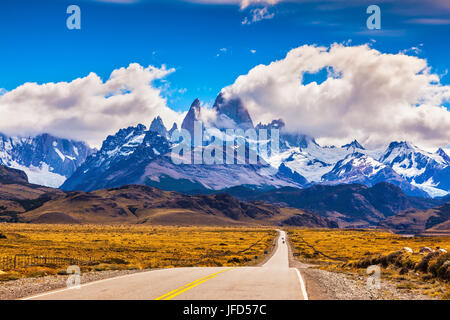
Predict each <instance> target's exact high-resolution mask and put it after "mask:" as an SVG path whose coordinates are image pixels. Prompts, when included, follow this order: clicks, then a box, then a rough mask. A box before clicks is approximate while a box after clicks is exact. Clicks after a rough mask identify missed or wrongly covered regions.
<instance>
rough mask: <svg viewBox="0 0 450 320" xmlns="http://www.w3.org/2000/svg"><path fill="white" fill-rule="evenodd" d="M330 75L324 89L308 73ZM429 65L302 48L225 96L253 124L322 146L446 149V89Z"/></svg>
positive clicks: (449, 120)
mask: <svg viewBox="0 0 450 320" xmlns="http://www.w3.org/2000/svg"><path fill="white" fill-rule="evenodd" d="M323 70H327V71H328V77H327V78H326V80H325V81H323V82H321V83H317V82H314V81H313V82H309V83H303V75H304V74H305V73H309V74H311V73H312V74H314V73H317V72H320V71H323ZM439 81H440V79H439V76H438V75H436V74H433V73H432V72H431V68H430V66H429V65H428V64H427V61H426V60H424V59H420V58H417V57H414V56H408V55H405V54H401V53H399V54H383V53H381V52H379V51H377V50H374V49H371V48H370V47H369V46H366V45H364V46H344V45H341V44H334V45H332V46H331V47H329V48H326V47H317V46H313V45H305V46H302V47H299V48H296V49H293V50H291V51H290V52H289V53H288V54H287V55H286V57H285V58H284V59H281V60H279V61H275V62H272V63H271V64H269V65H258V66H256V67H254V68H253V69H251V70H250V71H249V72H248V74H246V75H242V76H240V77H238V78H237V80H236V81H235V83H234V84H232V85H230V86H229V87H226V88H224V89H223V93H224V95H225V97H228V98H230V97H240V98H241V99H242V100H243V101H244V104H245V105H246V107H247V108H248V109H249V112H250V114H251V116H252V118H253V119H254V120H255V121H256V122H259V121H261V122H263V123H267V122H270V121H271V120H272V119H277V118H282V119H284V121H285V122H286V125H287V129H288V130H290V131H301V132H303V133H307V134H310V135H312V136H314V137H317V138H319V141H320V142H322V143H326V144H328V143H330V144H331V143H333V144H339V143H343V142H347V141H349V140H352V139H355V138H357V139H358V140H359V141H361V142H363V143H364V144H368V145H379V144H382V143H386V142H389V141H392V140H399V139H401V140H412V141H414V142H416V143H418V144H420V145H423V146H426V147H434V146H439V145H441V146H445V145H448V144H449V142H450V112H449V111H448V110H447V108H445V107H444V106H443V104H444V103H445V102H446V101H449V100H450V86H444V85H441V84H440V82H439Z"/></svg>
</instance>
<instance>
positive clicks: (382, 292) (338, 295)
mask: <svg viewBox="0 0 450 320" xmlns="http://www.w3.org/2000/svg"><path fill="white" fill-rule="evenodd" d="M288 243H289V241H288ZM288 247H289V265H290V267H292V268H297V269H298V270H299V271H300V273H301V274H302V276H303V277H304V280H305V283H306V290H307V292H308V297H309V299H310V300H431V298H430V297H429V296H425V295H421V294H417V293H415V292H412V291H410V290H405V289H398V288H397V287H396V285H395V284H394V283H391V282H389V281H387V280H383V279H381V281H380V289H376V288H370V287H368V286H367V284H366V283H367V277H364V276H359V275H356V274H351V273H336V272H330V271H326V270H321V269H318V268H317V266H316V265H312V264H306V263H302V262H300V261H299V260H298V259H297V258H295V257H294V256H293V255H292V250H291V244H290V243H289V246H288Z"/></svg>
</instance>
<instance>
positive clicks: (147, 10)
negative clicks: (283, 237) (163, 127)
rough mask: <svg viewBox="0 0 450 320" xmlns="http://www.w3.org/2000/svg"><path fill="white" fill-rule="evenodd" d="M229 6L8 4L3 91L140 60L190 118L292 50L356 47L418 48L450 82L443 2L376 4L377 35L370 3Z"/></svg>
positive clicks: (448, 17)
mask: <svg viewBox="0 0 450 320" xmlns="http://www.w3.org/2000/svg"><path fill="white" fill-rule="evenodd" d="M201 2H202V1H201ZM203 2H207V1H203ZM219 2H220V1H219ZM225 2H226V1H225ZM230 2H232V4H208V3H191V2H185V1H175V0H171V1H167V0H166V1H137V2H133V3H114V1H112V2H110V1H101V2H100V1H88V0H84V1H75V0H72V1H70V2H68V1H64V0H54V1H50V0H44V1H25V0H14V1H11V0H6V1H5V0H3V1H2V2H1V3H0V30H1V31H2V32H1V39H2V40H1V47H2V49H1V50H0V70H1V72H0V88H5V89H6V90H13V89H14V88H16V87H17V86H20V85H22V84H23V83H26V82H37V83H46V82H59V81H71V80H73V79H75V78H79V77H85V76H86V75H88V74H89V73H90V72H95V73H96V74H98V75H99V76H100V77H101V78H102V79H104V80H106V79H107V78H108V77H109V75H110V73H111V72H112V71H113V70H114V69H117V68H120V67H126V66H128V65H129V64H130V63H132V62H137V63H139V64H141V65H143V66H148V65H155V66H158V67H159V66H161V65H162V64H166V65H167V67H168V68H175V69H176V71H175V72H174V73H172V74H170V75H169V76H168V77H167V78H166V80H167V81H168V83H161V85H166V89H165V90H164V91H163V94H164V95H165V96H166V97H167V99H168V104H169V106H170V107H172V108H173V109H175V110H186V109H187V108H188V107H189V105H190V103H191V102H192V101H193V100H194V98H196V97H199V98H200V99H201V100H202V101H204V102H209V103H211V102H212V101H213V100H214V98H215V96H216V95H217V93H218V92H219V91H220V90H221V89H222V88H223V87H225V86H227V85H230V84H232V83H233V82H234V81H235V79H236V78H237V77H238V76H239V75H242V74H246V73H247V72H248V71H249V70H250V69H252V68H253V67H254V66H256V65H258V64H268V63H270V62H272V61H274V60H278V59H282V58H284V56H285V55H286V53H287V52H288V51H289V50H290V49H292V48H295V47H298V46H301V45H303V44H318V45H325V46H329V45H330V44H331V43H333V42H339V43H344V42H346V41H349V40H351V44H355V45H356V44H363V43H371V45H372V47H373V48H375V49H377V50H379V51H381V52H387V53H398V52H399V51H402V50H408V49H411V48H414V47H415V48H418V49H419V51H417V53H415V52H414V51H415V49H411V50H409V51H407V53H408V54H414V55H415V54H417V55H418V56H419V57H421V58H426V59H427V60H428V63H429V65H431V66H432V68H433V69H432V70H433V72H435V73H437V74H439V75H442V78H441V82H442V84H450V75H445V74H446V70H447V69H449V68H450V63H449V52H450V41H449V40H450V39H449V37H450V36H449V35H450V8H449V7H448V6H446V4H445V1H435V2H434V1H433V4H430V3H423V4H422V3H421V2H415V4H414V5H409V4H408V1H398V2H385V1H380V2H379V3H377V2H376V1H373V4H379V6H380V8H381V13H382V22H381V24H382V28H381V30H373V31H371V30H368V29H367V28H366V19H367V17H368V15H367V14H366V13H365V11H366V8H367V5H368V3H367V2H364V1H362V2H361V1H360V2H356V4H355V1H348V2H347V3H349V4H350V5H349V6H345V5H343V4H342V2H339V1H337V2H336V1H330V2H326V1H315V2H314V3H311V2H308V1H306V2H303V1H301V2H300V3H298V2H295V3H292V2H281V3H278V4H276V5H265V4H256V5H251V6H249V7H246V8H244V9H243V8H241V7H240V6H239V4H238V3H235V2H234V1H230ZM358 3H359V4H358ZM70 4H77V5H79V6H80V8H81V14H82V28H81V30H68V29H67V28H66V18H67V16H68V15H67V14H66V8H67V6H68V5H70ZM370 4H372V3H370ZM262 8H267V10H268V11H267V12H268V14H270V19H263V20H261V21H258V22H255V23H251V24H242V21H244V19H245V18H246V17H247V19H250V20H251V18H252V15H253V12H252V10H254V9H262ZM251 50H254V51H253V52H252V51H251Z"/></svg>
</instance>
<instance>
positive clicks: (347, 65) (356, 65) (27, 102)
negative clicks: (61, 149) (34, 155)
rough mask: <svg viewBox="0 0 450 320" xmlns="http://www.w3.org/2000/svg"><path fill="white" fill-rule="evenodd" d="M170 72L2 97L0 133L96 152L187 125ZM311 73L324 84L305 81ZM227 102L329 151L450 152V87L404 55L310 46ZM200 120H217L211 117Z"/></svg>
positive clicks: (236, 86)
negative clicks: (396, 147)
mask: <svg viewBox="0 0 450 320" xmlns="http://www.w3.org/2000/svg"><path fill="white" fill-rule="evenodd" d="M172 72H174V69H167V68H166V67H165V66H162V67H160V68H157V67H153V66H149V67H147V68H144V67H142V66H141V65H139V64H136V63H133V64H130V65H129V66H128V67H126V68H120V69H117V70H114V71H113V72H112V73H111V75H110V77H109V79H107V80H106V81H103V80H102V79H101V78H100V77H99V76H98V75H96V74H95V73H90V74H89V75H88V76H86V77H84V78H78V79H75V80H73V81H71V82H59V83H45V84H37V83H25V84H23V85H21V86H19V87H17V88H16V89H13V90H11V91H5V90H3V91H1V90H0V132H3V133H5V134H8V135H19V136H25V135H33V134H38V133H42V132H48V133H51V134H53V135H56V136H60V137H64V138H72V139H77V140H84V141H86V142H88V143H89V144H90V145H92V146H99V145H100V144H101V142H102V141H103V139H104V138H105V137H106V136H107V135H108V134H113V133H115V132H116V131H117V130H119V129H120V128H124V127H127V126H130V125H136V124H138V123H144V124H147V125H148V124H149V122H150V121H151V120H152V119H153V118H154V117H156V116H157V115H160V116H161V117H162V119H163V121H164V123H165V124H166V126H169V127H170V126H171V125H172V123H173V122H177V123H178V124H180V122H181V119H182V118H183V116H184V113H180V112H176V111H174V110H172V109H171V108H170V107H169V106H168V105H167V101H166V99H165V98H164V97H163V96H162V94H161V91H162V90H163V89H162V88H161V87H158V86H157V85H156V84H155V80H162V81H164V78H165V77H166V76H167V75H168V74H170V73H172ZM305 74H308V75H315V74H323V75H324V79H322V80H323V81H319V80H318V79H316V80H317V81H306V80H305V79H304V78H306V77H305ZM222 93H223V94H224V97H225V98H235V97H239V98H241V99H242V101H243V103H244V105H245V106H246V107H247V108H248V110H249V112H250V115H251V116H252V118H253V121H254V123H258V122H263V123H269V122H271V121H272V120H274V119H279V118H282V119H283V120H284V121H285V123H286V128H287V130H289V131H291V132H301V133H305V134H309V135H312V136H313V137H316V138H317V139H318V141H319V142H320V143H322V144H335V145H341V144H344V143H347V142H348V141H352V140H354V139H358V141H360V142H361V143H362V144H363V145H366V146H369V147H375V146H378V145H381V144H385V143H388V142H390V141H393V140H410V141H413V142H414V143H416V144H418V145H420V146H422V147H425V148H435V147H437V146H444V147H445V146H448V145H450V111H449V110H448V109H447V108H446V107H444V106H443V105H444V104H445V103H447V102H448V101H449V100H450V86H448V85H447V86H446V85H442V84H441V83H440V79H439V76H438V75H436V74H434V73H433V72H432V71H431V67H430V66H429V65H428V64H427V61H426V60H425V59H420V58H418V57H415V56H408V55H406V54H403V53H399V54H384V53H381V52H379V51H377V50H374V49H372V48H370V47H369V46H367V45H363V46H345V45H341V44H334V45H332V46H330V47H318V46H314V45H305V46H301V47H299V48H296V49H293V50H291V51H290V52H289V53H288V54H287V55H286V57H285V58H283V59H281V60H279V61H274V62H272V63H270V64H269V65H258V66H256V67H254V68H252V69H251V70H250V71H249V72H248V74H246V75H242V76H239V77H238V78H237V79H236V81H235V82H234V83H233V84H231V85H230V86H228V87H225V88H224V89H222ZM187 107H188V106H187ZM208 111H209V112H208ZM202 114H204V115H207V118H208V119H209V118H211V117H213V116H214V114H213V110H209V109H207V108H204V112H202ZM208 119H206V120H208Z"/></svg>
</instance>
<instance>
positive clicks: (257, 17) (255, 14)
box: [242, 7, 275, 24]
mask: <svg viewBox="0 0 450 320" xmlns="http://www.w3.org/2000/svg"><path fill="white" fill-rule="evenodd" d="M250 13H251V15H252V16H251V17H250V18H248V17H245V18H244V20H243V21H242V24H252V23H255V22H259V21H261V20H269V19H273V17H274V16H275V14H274V13H270V12H269V10H268V9H267V7H263V8H256V9H252V10H250Z"/></svg>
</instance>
